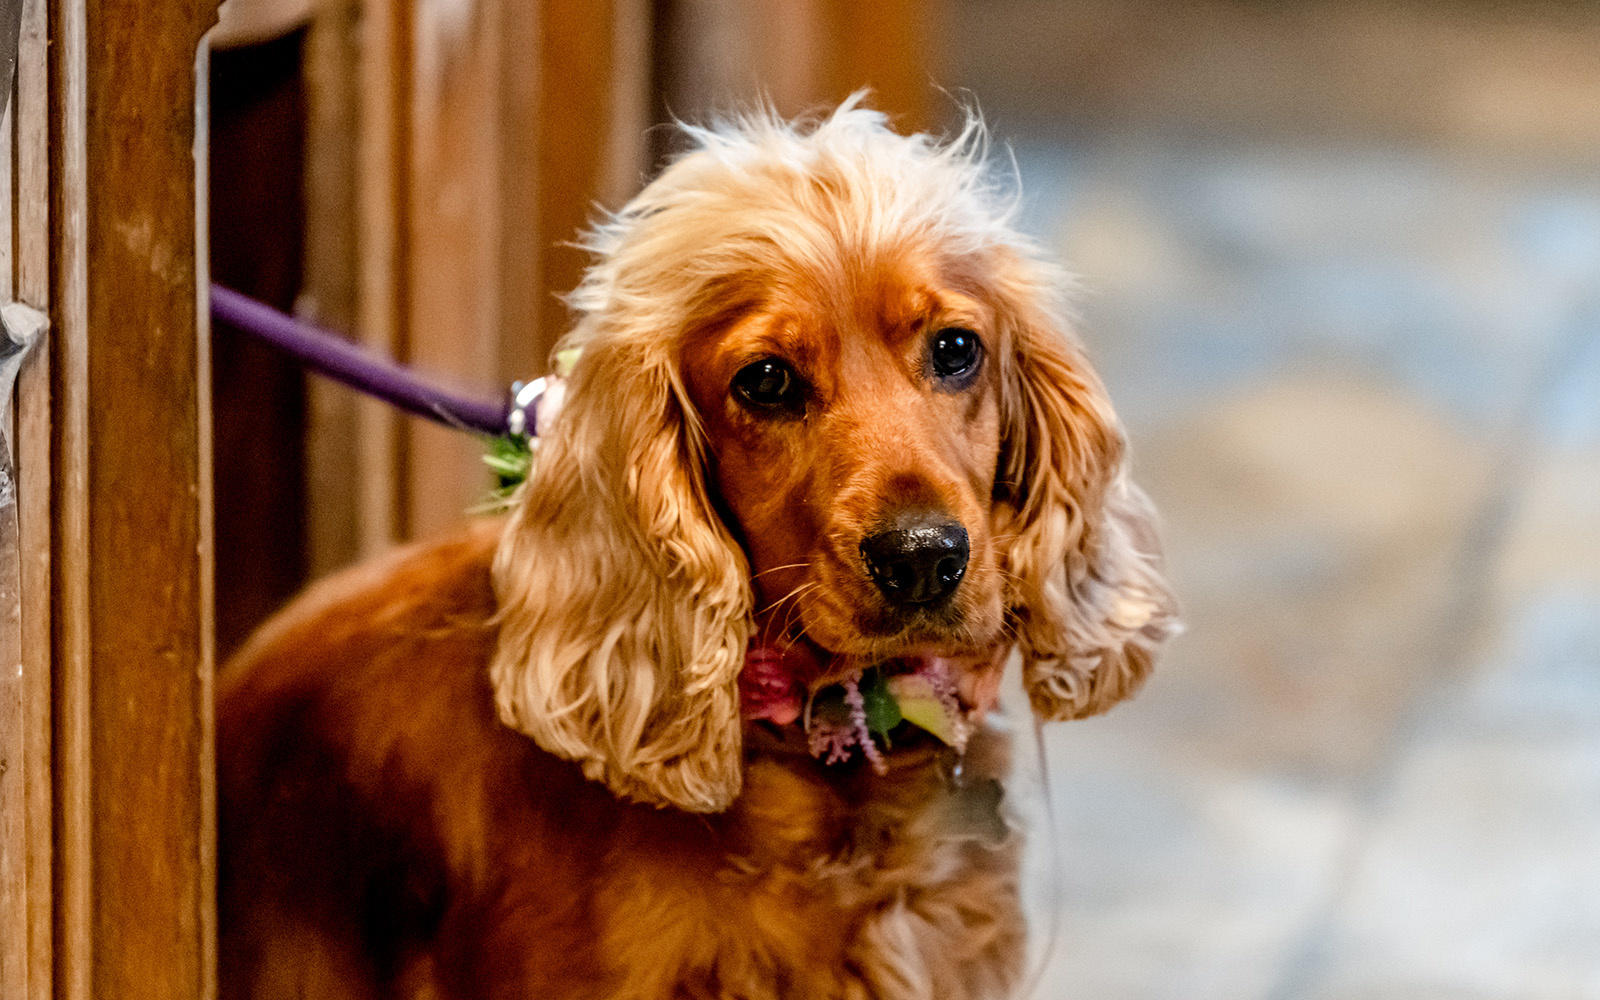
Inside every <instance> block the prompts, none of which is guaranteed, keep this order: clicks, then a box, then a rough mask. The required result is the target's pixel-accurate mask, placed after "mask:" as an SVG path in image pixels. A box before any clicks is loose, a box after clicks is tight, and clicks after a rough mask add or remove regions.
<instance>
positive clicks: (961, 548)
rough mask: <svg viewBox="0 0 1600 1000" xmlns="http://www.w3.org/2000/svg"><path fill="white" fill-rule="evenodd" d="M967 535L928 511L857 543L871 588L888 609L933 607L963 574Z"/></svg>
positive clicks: (904, 517) (954, 523)
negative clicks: (893, 606)
mask: <svg viewBox="0 0 1600 1000" xmlns="http://www.w3.org/2000/svg"><path fill="white" fill-rule="evenodd" d="M968 554H969V553H968V547H967V529H966V528H963V527H962V526H961V524H960V522H958V521H953V520H951V519H950V518H949V517H948V516H946V515H944V514H938V513H930V512H927V511H918V512H913V513H911V514H906V515H902V516H900V517H898V518H896V519H895V522H894V524H893V525H892V526H891V527H889V529H888V530H886V531H880V532H878V533H877V534H875V535H870V536H868V537H867V538H866V539H865V540H864V541H862V543H861V558H862V559H863V560H865V561H866V564H867V571H868V572H869V573H871V574H872V582H873V583H876V584H877V585H878V589H879V590H881V591H883V596H884V597H886V598H888V600H889V603H890V604H898V605H913V604H937V603H938V602H940V601H943V600H944V599H945V598H947V597H949V596H950V595H951V594H952V593H954V592H955V589H956V586H957V584H959V583H960V582H961V577H962V576H963V575H964V574H965V573H966V572H967V556H968Z"/></svg>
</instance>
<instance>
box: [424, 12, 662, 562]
mask: <svg viewBox="0 0 1600 1000" xmlns="http://www.w3.org/2000/svg"><path fill="white" fill-rule="evenodd" d="M414 10H415V21H414V22H413V23H412V25H411V39H412V62H411V66H412V76H411V80H410V84H409V100H410V102H411V111H410V115H409V118H408V127H409V145H408V147H407V149H408V159H407V163H406V165H405V169H406V175H405V176H406V178H407V180H408V184H409V186H408V189H407V195H406V198H405V201H404V211H405V238H404V254H405V258H406V265H405V267H404V269H403V272H402V273H403V275H404V285H403V287H404V299H405V302H406V310H405V315H404V318H403V320H402V322H401V324H400V326H401V328H402V330H403V340H404V342H405V350H404V356H405V357H406V358H407V360H409V361H410V362H411V363H412V364H414V365H416V366H417V367H418V368H419V369H421V370H423V371H427V372H431V373H439V374H442V375H443V376H445V377H446V378H447V379H450V380H451V381H453V383H454V384H455V385H456V386H458V387H460V388H463V389H466V390H469V391H475V392H480V393H486V392H503V391H505V389H506V387H507V386H508V385H509V383H510V382H511V381H512V380H513V379H517V378H530V377H532V376H534V375H537V374H540V373H541V372H543V370H544V369H545V366H546V363H547V361H548V358H549V354H550V351H551V349H552V347H553V346H554V344H555V342H556V340H557V339H558V338H559V337H560V336H561V334H562V333H564V332H565V331H566V327H567V313H566V308H565V306H563V305H562V304H561V303H560V301H559V300H558V299H557V295H558V294H559V293H562V292H566V291H568V290H570V289H571V288H572V287H573V286H574V285H575V284H576V283H577V280H578V276H579V274H580V273H581V271H582V268H583V265H584V263H585V257H584V254H583V253H582V252H581V251H578V250H576V249H575V248H573V247H571V246H568V245H567V244H568V243H570V241H572V239H573V238H574V237H575V236H576V234H577V233H578V231H579V230H580V229H581V228H582V227H583V226H584V225H585V224H586V223H587V222H588V221H589V219H590V217H591V215H592V214H593V212H594V206H595V204H596V203H597V202H604V203H607V204H609V205H611V206H612V207H615V206H616V205H618V204H620V202H621V201H622V200H623V199H624V198H626V197H627V196H628V195H630V194H632V193H633V190H634V188H636V187H637V185H638V183H639V180H640V175H641V173H642V171H643V163H644V160H643V154H644V137H643V132H644V128H645V126H646V124H647V123H646V122H645V120H644V116H645V112H646V109H647V107H648V101H647V95H646V92H645V90H646V87H647V84H648V73H647V70H646V65H645V64H646V59H647V48H648V46H647V41H648V8H647V5H646V4H645V3H644V2H643V0H618V2H615V3H612V4H598V5H597V4H594V3H590V2H580V0H546V2H544V3H540V4H530V3H526V2H522V0H473V2H464V0H448V2H446V0H434V2H424V3H420V4H418V5H416V7H415V8H414ZM405 440H406V442H407V447H406V448H405V450H404V452H403V454H404V458H403V464H404V468H403V470H402V483H403V486H402V492H403V495H404V496H405V497H406V502H405V508H406V516H405V523H406V530H407V533H408V534H412V535H420V534H428V533H431V532H435V531H438V530H441V529H442V528H444V527H445V526H448V525H451V524H454V523H456V522H458V521H460V520H461V519H462V517H463V515H464V513H465V511H466V510H467V509H468V508H469V507H471V506H473V505H474V504H475V503H477V502H478V501H479V500H481V498H482V496H483V494H484V492H485V490H486V489H487V486H488V477H487V475H486V473H485V472H484V469H483V466H482V463H481V460H480V457H479V456H480V454H481V452H482V445H481V444H480V443H479V442H478V441H477V440H475V439H474V438H473V437H472V436H470V435H464V434H462V433H460V432H458V431H453V430H449V429H445V428H440V427H435V426H431V425H428V424H425V423H421V422H417V421H411V422H409V423H408V424H407V425H406V431H405Z"/></svg>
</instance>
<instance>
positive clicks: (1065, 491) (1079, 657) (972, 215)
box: [491, 102, 1172, 811]
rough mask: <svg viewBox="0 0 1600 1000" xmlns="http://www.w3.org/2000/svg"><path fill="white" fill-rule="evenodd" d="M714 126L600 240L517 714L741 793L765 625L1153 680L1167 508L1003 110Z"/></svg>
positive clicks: (502, 699) (525, 607)
mask: <svg viewBox="0 0 1600 1000" xmlns="http://www.w3.org/2000/svg"><path fill="white" fill-rule="evenodd" d="M690 133H691V136H692V137H693V138H694V139H695V140H696V142H697V148H695V149H694V150H693V151H691V152H689V153H688V154H686V155H684V156H682V157H681V158H679V159H678V160H676V161H675V162H674V163H673V164H672V165H671V166H669V167H668V168H667V169H666V170H665V171H664V172H663V173H662V174H661V176H660V177H658V178H657V179H656V180H655V181H654V182H653V183H651V184H650V185H649V186H648V187H647V188H646V189H645V190H644V191H643V192H642V193H641V194H640V195H639V196H638V197H637V198H635V199H634V200H633V202H632V203H631V204H629V205H628V206H627V207H626V208H625V209H623V210H622V212H621V213H619V214H618V215H617V216H615V217H614V218H613V219H612V220H611V221H610V222H609V223H607V224H605V225H603V226H601V227H599V228H598V229H597V230H596V231H595V233H594V234H593V235H592V237H591V239H590V243H589V246H590V249H591V250H592V251H593V252H594V254H595V262H594V264H593V265H592V267H591V268H590V269H589V271H588V273H587V274H586V275H585V277H584V280H583V283H582V284H581V285H580V286H579V288H578V289H577V291H576V292H575V293H574V294H573V296H572V304H573V306H574V307H575V309H576V310H577V311H578V313H579V317H580V318H579V320H578V324H577V326H576V328H575V330H574V332H573V334H572V337H571V338H570V339H571V342H573V343H575V344H577V345H580V346H581V347H582V348H583V355H582V359H581V361H580V362H579V364H578V367H577V370H576V371H575V372H574V373H573V379H572V383H571V386H570V388H569V392H568V397H567V401H566V404H565V408H564V410H563V412H562V414H561V416H560V418H559V420H558V421H557V422H556V425H555V426H554V427H553V428H552V429H551V431H550V433H549V434H548V436H547V437H546V438H544V439H543V440H542V442H541V445H540V450H539V455H538V459H537V461H536V463H535V468H534V471H533V474H532V475H531V476H530V478H529V480H528V482H527V483H526V484H525V485H524V487H523V488H522V490H521V492H520V493H519V495H518V499H517V502H516V506H515V509H514V511H513V513H512V515H511V518H510V520H509V522H508V524H507V527H506V533H505V537H504V539H503V541H502V543H501V546H500V549H499V552H498V555H497V558H496V562H495V585H496V590H497V593H498V596H499V599H500V602H501V632H500V639H499V644H498V648H497V651H496V654H495V658H494V662H493V664H492V666H491V677H492V680H493V683H494V686H495V691H496V696H497V699H498V702H499V708H500V712H501V715H502V718H503V719H504V720H505V721H506V722H507V723H508V724H509V725H511V726H514V727H516V728H518V729H520V730H522V731H524V732H526V733H527V734H529V735H530V736H532V737H533V738H534V739H535V740H536V741H537V742H538V743H539V744H540V746H542V747H544V748H545V749H546V750H548V751H550V752H552V753H555V754H558V755H560V756H563V757H567V758H570V759H573V760H576V761H579V762H580V763H581V764H582V765H583V768H584V770H585V773H586V774H588V775H589V776H590V777H591V778H594V779H597V780H602V781H604V782H605V783H606V784H607V785H608V786H609V787H611V788H612V790H613V791H615V792H617V793H618V794H620V795H623V796H626V797H630V798H634V799H639V800H642V801H647V802H654V803H660V804H670V805H673V806H677V807H679V808H683V809H688V810H694V811H715V810H720V809H722V808H724V807H726V806H727V805H728V803H729V802H730V801H731V800H732V799H733V797H734V796H735V795H737V794H738V791H739V787H740V776H741V744H742V740H741V716H740V706H739V685H738V678H739V672H740V669H741V666H742V665H743V663H744V661H745V653H746V649H747V647H748V645H749V644H750V642H751V640H752V638H753V637H755V636H756V633H757V632H758V631H760V632H761V633H763V634H765V635H766V637H767V638H768V639H771V638H774V637H776V638H777V639H779V640H781V641H782V642H785V643H796V644H802V645H803V646H804V648H806V649H809V650H811V651H812V655H811V656H810V661H811V662H813V663H815V664H816V671H815V674H816V675H815V676H813V677H808V678H805V680H806V682H807V683H813V684H821V683H826V682H828V681H829V680H836V679H838V675H839V674H840V673H841V672H842V671H847V670H849V669H851V667H852V666H860V665H862V664H866V663H871V662H876V661H878V660H881V659H884V658H889V657H906V656H928V655H937V656H941V657H950V658H951V659H952V660H953V661H954V662H964V663H972V664H984V665H986V664H988V663H991V662H993V661H994V659H995V657H994V655H993V654H994V653H995V652H996V651H998V650H1002V649H1005V648H1009V647H1011V646H1013V645H1014V646H1015V647H1016V648H1017V649H1018V650H1019V652H1020V654H1021V659H1022V662H1023V669H1024V679H1025V683H1026V684H1027V686H1028V690H1029V693H1030V697H1031V699H1032V702H1033V706H1034V709H1035V710H1036V711H1037V712H1038V713H1039V714H1040V715H1041V716H1042V717H1043V718H1046V719H1066V718H1075V717H1079V716H1084V715H1091V714H1094V713H1096V712H1099V711H1102V710H1104V709H1105V708H1107V707H1109V706H1110V705H1112V704H1113V703H1115V702H1116V701H1118V700H1120V699H1122V698H1124V697H1126V696H1128V695H1129V694H1131V693H1132V692H1133V691H1134V690H1135V689H1136V688H1137V687H1138V686H1139V684H1140V682H1141V681H1142V679H1143V678H1144V676H1145V674H1146V672H1147V671H1148V669H1149V667H1150V663H1151V657H1152V654H1153V652H1154V650H1155V648H1156V647H1157V646H1158V645H1159V644H1160V643H1161V641H1162V640H1163V639H1164V638H1165V637H1166V635H1167V633H1168V632H1169V630H1170V628H1171V624H1172V602H1171V598H1170V595H1169V594H1168V592H1167V589H1166V586H1165V584H1164V582H1163V580H1162V578H1161V576H1160V573H1159V570H1158V560H1159V556H1158V547H1157V543H1156V540H1155V537H1154V533H1153V531H1152V530H1151V526H1150V523H1149V512H1148V510H1147V508H1146V506H1145V503H1144V500H1143V497H1142V495H1141V494H1140V493H1139V491H1138V490H1137V489H1136V488H1135V487H1134V486H1133V485H1132V483H1130V482H1129V481H1128V479H1127V477H1126V475H1125V473H1124V462H1123V443H1122V436H1121V433H1120V431H1119V429H1118V426H1117V422H1116V418H1115V416H1114V415H1113V413H1112V411H1111V407H1110V404H1109V403H1108V401H1107V399H1106V397H1105V393H1104V391H1103V389H1102V388H1101V386H1100V383H1099V381H1098V379H1097V378H1096V377H1095V375H1094V373H1093V372H1092V371H1091V370H1090V368H1089V366H1088V364H1087V363H1086V361H1085V360H1084V358H1083V356H1082V353H1081V351H1080V350H1079V348H1078V346H1077V344H1076V343H1075V341H1074V340H1073V339H1072V338H1071V336H1070V335H1069V333H1068V332H1067V329H1066V326H1065V324H1064V322H1063V318H1062V313H1061V305H1060V302H1059V300H1058V295H1059V292H1060V290H1061V287H1062V284H1063V280H1062V275H1060V274H1059V273H1058V272H1057V271H1055V270H1054V269H1053V268H1051V267H1050V266H1049V265H1047V264H1046V263H1044V262H1043V261H1042V260H1041V259H1040V257H1039V256H1038V254H1037V253H1036V252H1035V250H1034V248H1033V247H1032V246H1031V245H1030V244H1029V243H1028V242H1027V241H1026V240H1025V239H1023V238H1022V237H1020V236H1018V235H1017V234H1016V233H1015V232H1014V231H1013V230H1012V229H1011V228H1010V225H1009V214H1010V213H1009V205H1008V203H1007V202H1006V199H1004V197H1003V196H1002V195H1001V194H1000V193H999V191H998V190H997V188H996V187H995V186H994V185H993V184H992V183H991V179H990V177H989V175H988V173H987V172H986V169H985V166H984V163H983V159H982V145H983V141H982V132H981V128H980V126H978V125H977V124H976V122H973V123H971V124H969V125H968V127H967V128H966V130H964V131H963V132H962V133H961V134H960V135H959V136H958V137H956V138H955V139H954V140H952V141H949V142H945V143H939V142H935V141H933V140H930V139H928V138H927V137H923V136H914V137H909V138H908V137H902V136H898V135H896V134H894V133H893V132H891V131H890V130H889V129H888V128H887V127H886V126H885V124H884V120H883V118H882V116H881V115H878V114H876V113H874V112H871V111H867V110H864V109H862V108H860V107H857V106H855V105H854V103H853V102H852V103H849V104H846V105H845V106H844V107H842V108H841V109H840V110H838V111H837V112H835V113H834V114H833V115H831V116H830V117H828V118H827V119H825V120H823V121H821V122H820V123H816V124H812V125H806V126H791V125H786V124H784V123H782V122H779V121H777V120H775V119H773V118H770V117H759V116H758V117H754V118H751V119H747V120H743V121H740V122H737V123H735V124H733V125H730V126H726V127H722V128H717V129H706V130H700V129H692V130H690ZM972 669H973V670H974V671H978V670H983V669H987V667H986V666H974V667H973V668H972Z"/></svg>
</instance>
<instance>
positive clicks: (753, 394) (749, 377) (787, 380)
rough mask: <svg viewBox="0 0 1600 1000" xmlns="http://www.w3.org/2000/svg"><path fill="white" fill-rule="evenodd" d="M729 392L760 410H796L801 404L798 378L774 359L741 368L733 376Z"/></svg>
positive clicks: (765, 359) (787, 367) (790, 369)
mask: <svg viewBox="0 0 1600 1000" xmlns="http://www.w3.org/2000/svg"><path fill="white" fill-rule="evenodd" d="M733 391H734V392H736V393H738V395H739V398H740V399H742V400H744V401H745V402H746V403H748V404H749V405H751V406H754V407H756V408H758V409H762V410H798V409H800V408H801V406H802V404H803V403H804V401H805V400H804V395H803V392H802V387H801V384H800V377H799V376H797V375H796V374H795V373H794V369H793V368H790V367H789V366H788V365H786V364H784V363H783V362H782V361H779V360H777V359H775V358H764V359H762V360H761V361H757V362H755V363H754V364H749V365H745V366H744V367H743V368H741V369H739V373H738V374H737V375H735V376H734V377H733Z"/></svg>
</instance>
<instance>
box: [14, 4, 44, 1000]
mask: <svg viewBox="0 0 1600 1000" xmlns="http://www.w3.org/2000/svg"><path fill="white" fill-rule="evenodd" d="M47 25H48V20H47V11H46V5H45V0H25V2H24V3H23V5H22V37H21V40H20V44H19V46H18V56H17V90H16V111H15V121H16V131H15V133H14V140H15V150H16V152H15V159H14V160H13V163H14V166H15V170H14V174H13V177H14V182H13V183H14V185H15V186H14V191H15V197H16V208H15V210H14V213H13V221H14V224H15V227H16V230H15V240H16V257H15V260H14V264H15V277H14V284H13V294H14V295H15V296H16V297H17V298H18V299H19V300H21V301H23V302H26V303H28V304H29V305H31V306H33V307H34V308H36V309H48V308H49V306H50V299H51V296H50V177H49V168H50V120H49V100H50V98H49V90H48V63H49V59H48V55H47V41H46V35H47ZM52 336H53V335H52ZM50 374H51V369H50V345H49V344H48V343H46V344H42V345H39V347H38V348H36V349H35V350H34V351H33V354H32V356H31V357H29V359H28V362H27V364H25V365H24V366H23V369H22V374H21V376H20V378H19V379H18V383H17V412H16V416H17V423H16V428H17V434H16V444H17V476H18V486H19V488H20V496H19V500H20V503H19V505H18V529H19V533H20V542H21V561H22V707H23V720H22V721H23V759H22V773H23V787H24V796H23V809H24V813H25V814H26V816H27V820H26V823H25V829H24V836H25V837H26V841H27V848H26V856H27V874H26V877H27V915H26V918H25V919H26V923H25V925H24V931H23V933H24V935H25V936H26V939H27V959H26V962H27V974H26V979H27V982H26V986H25V987H24V989H23V990H22V991H20V993H18V994H17V995H19V996H21V997H25V998H26V1000H47V998H49V997H50V996H52V995H53V991H54V972H53V968H52V966H53V963H54V948H53V931H52V921H53V918H54V907H53V905H52V895H53V885H52V868H53V857H54V847H53V844H52V815H51V810H52V785H51V768H50V761H51V742H52V733H51V719H52V712H51V704H50V692H51V681H50V661H51V640H50V636H51V619H52V612H51V574H50V562H51V556H50V545H51V524H50V496H51V480H52V475H51V469H50Z"/></svg>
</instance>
